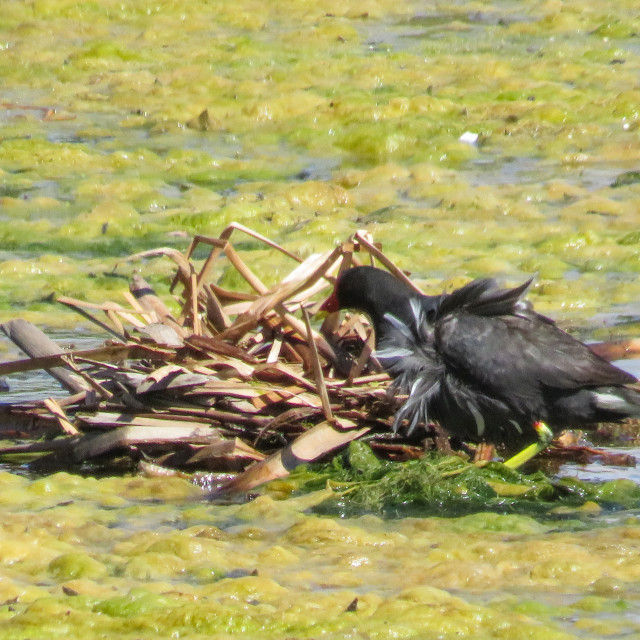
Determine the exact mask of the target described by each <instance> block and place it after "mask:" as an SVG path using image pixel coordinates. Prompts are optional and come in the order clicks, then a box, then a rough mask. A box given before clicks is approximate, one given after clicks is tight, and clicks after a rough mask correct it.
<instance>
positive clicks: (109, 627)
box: [0, 453, 640, 640]
mask: <svg viewBox="0 0 640 640" xmlns="http://www.w3.org/2000/svg"><path fill="white" fill-rule="evenodd" d="M366 457H367V455H366V453H362V456H361V464H366V460H364V461H362V458H365V459H366ZM0 483H1V484H2V487H3V491H2V492H1V493H0V495H2V496H3V497H4V500H3V501H2V503H1V504H0V511H1V513H0V516H1V517H0V523H1V524H0V578H1V580H0V602H1V603H3V604H2V605H1V606H0V620H1V624H2V635H3V637H4V638H9V639H16V640H17V639H25V638H28V637H39V636H42V635H46V636H47V637H75V636H79V635H80V634H82V635H83V636H84V637H87V638H91V637H94V636H95V637H105V638H111V637H113V638H115V637H121V638H151V637H157V636H158V634H160V635H167V636H168V635H175V636H179V637H186V638H195V639H198V638H210V637H216V638H217V637H220V638H223V637H227V638H229V637H240V636H241V637H243V638H273V639H280V638H282V639H284V638H293V637H296V638H312V637H318V635H322V636H323V637H328V638H340V637H355V638H367V637H369V638H371V637H376V638H387V637H390V635H394V636H397V635H398V634H401V636H402V637H406V638H421V637H430V636H433V635H437V636H438V637H442V638H454V637H474V638H487V639H488V638H496V639H497V638H513V639H518V638H541V639H542V638H558V639H561V638H576V637H584V636H583V635H582V630H583V629H586V628H589V629H601V628H602V625H603V624H604V623H605V621H606V623H607V624H609V625H611V628H615V629H619V630H626V632H627V633H631V634H634V633H639V632H640V627H638V623H637V612H638V610H639V609H638V607H639V606H640V601H639V600H638V597H637V590H636V589H635V584H636V583H637V580H638V578H640V574H639V573H638V566H637V561H636V557H637V553H638V552H639V551H640V548H639V545H640V535H639V534H638V526H637V519H636V518H634V516H633V515H632V514H629V515H627V516H626V517H625V518H621V519H619V520H617V521H615V522H612V521H610V522H609V523H605V522H604V521H600V522H598V521H592V524H591V526H589V527H587V528H583V529H582V530H580V529H577V528H576V527H575V526H574V525H573V524H572V523H571V522H570V521H563V520H560V521H557V522H553V523H543V522H540V521H539V520H537V519H534V518H532V517H530V516H527V515H517V514H507V515H504V514H499V513H487V512H479V513H475V514H472V515H467V516H464V517H461V518H445V517H441V514H439V515H437V516H436V515H435V514H434V516H431V517H414V518H402V519H392V520H383V519H381V518H379V517H376V516H374V515H361V516H358V517H355V518H339V519H336V518H329V517H325V516H320V515H310V514H308V513H307V510H308V509H309V508H310V507H312V506H313V505H314V504H315V505H317V504H318V502H319V501H321V500H322V499H324V500H326V499H327V498H328V497H329V496H330V495H331V493H332V492H331V491H324V492H322V495H314V494H310V495H308V496H300V497H297V498H293V499H288V500H274V499H273V498H271V497H270V496H268V495H263V496H260V497H258V498H256V499H255V500H254V501H253V502H249V503H246V504H226V505H225V504H213V503H210V502H206V501H205V500H204V494H203V493H202V492H201V491H200V490H198V489H196V488H195V487H193V486H192V485H190V484H189V483H187V482H186V481H185V480H175V479H167V478H163V479H162V480H155V479H143V478H105V479H101V480H96V479H93V478H80V477H77V476H73V475H69V474H55V475H54V476H51V477H50V478H47V479H42V480H29V479H26V478H18V477H17V476H14V475H11V474H8V473H0ZM9 493H10V494H11V499H9V497H8V496H7V494H9ZM65 494H67V495H68V496H69V498H70V499H67V500H62V498H63V497H64V496H65ZM159 496H162V498H163V501H158V500H157V499H155V498H157V497H159ZM38 498H40V499H41V500H42V502H38ZM116 499H117V500H116ZM105 504H111V505H112V506H111V507H110V509H109V514H110V518H109V520H108V521H107V522H106V526H105V524H101V521H103V519H104V517H103V514H104V507H103V505H105ZM47 505H49V506H47ZM50 505H56V506H55V509H52V508H51V506H50ZM52 511H57V514H54V513H52ZM484 594H486V595H484ZM354 603H355V604H354ZM594 633H595V632H594ZM587 637H592V636H589V635H588V636H587ZM593 637H597V634H596V635H595V636H593Z"/></svg>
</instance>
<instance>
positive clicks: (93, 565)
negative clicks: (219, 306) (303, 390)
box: [0, 0, 640, 640]
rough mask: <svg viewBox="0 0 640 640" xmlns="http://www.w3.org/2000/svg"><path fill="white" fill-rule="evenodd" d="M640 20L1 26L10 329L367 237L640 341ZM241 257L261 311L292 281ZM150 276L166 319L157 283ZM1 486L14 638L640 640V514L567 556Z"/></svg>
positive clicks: (375, 525) (310, 14) (297, 502)
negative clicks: (75, 307) (17, 320)
mask: <svg viewBox="0 0 640 640" xmlns="http://www.w3.org/2000/svg"><path fill="white" fill-rule="evenodd" d="M636 4H637V3H635V2H633V1H631V0H623V1H621V2H616V3H609V4H603V3H601V2H600V3H598V2H595V0H566V1H561V0H543V1H541V2H538V3H522V2H515V1H510V0H505V1H499V2H494V3H491V4H489V3H485V2H464V1H463V2H435V3H431V4H425V3H424V2H418V1H417V0H408V1H407V2H402V3H398V2H392V1H391V0H358V1H357V2H356V1H355V0H346V1H344V0H341V1H340V2H337V0H319V1H318V0H313V1H311V0H295V1H293V0H289V1H285V0H276V1H274V2H268V3H265V2H258V1H257V0H238V1H237V2H231V3H230V2H222V1H221V0H210V1H205V0H192V1H190V2H177V1H175V0H138V1H136V2H121V1H120V0H86V1H82V2H77V1H76V0H33V1H31V2H24V1H23V0H4V1H3V3H2V20H0V74H1V77H2V78H3V84H2V88H1V89H0V102H1V103H2V106H1V107H0V158H1V160H0V275H1V276H2V287H1V288H0V319H7V318H12V317H15V316H16V315H20V316H24V317H27V318H29V319H31V320H34V321H36V322H38V323H41V324H49V325H51V324H56V325H67V326H69V325H70V324H73V323H75V322H76V318H75V316H71V315H69V314H68V313H67V312H65V311H64V310H62V309H59V308H58V307H57V306H56V305H55V304H54V303H53V299H54V298H55V296H56V295H69V296H72V297H76V298H81V299H87V300H92V301H103V300H104V299H105V298H109V299H116V300H120V298H119V294H120V291H121V290H122V289H123V288H125V287H126V283H125V281H124V280H123V279H122V278H121V277H119V276H122V275H130V272H131V269H132V266H131V265H128V264H121V263H120V260H121V258H122V257H123V256H125V255H127V254H130V253H135V252H138V251H140V250H142V249H147V248H151V247H155V246H164V245H172V246H177V247H184V246H186V242H187V239H188V236H189V235H191V234H193V233H204V234H209V235H217V234H218V233H219V232H220V231H221V230H222V228H223V227H224V226H225V225H226V224H228V223H229V222H232V221H239V222H242V223H244V224H246V225H249V226H251V227H253V228H255V229H256V230H257V231H260V232H262V233H265V234H267V235H269V236H270V237H272V238H274V239H275V240H278V241H279V242H281V243H283V244H284V245H286V246H287V248H289V249H291V250H294V251H298V252H300V253H301V254H302V255H308V254H310V253H312V252H317V251H319V250H323V249H326V248H328V247H331V246H333V245H334V243H335V242H337V241H341V240H343V239H345V238H346V237H347V236H348V235H349V234H351V233H352V232H353V231H354V230H356V229H360V228H364V229H367V230H369V231H371V232H372V233H373V234H374V235H375V238H376V240H379V241H381V242H383V244H384V247H385V251H386V252H387V253H388V254H389V255H390V256H391V257H392V258H393V259H395V260H397V262H398V263H399V264H400V265H401V266H402V267H405V268H407V269H409V270H411V271H412V272H413V273H414V275H415V276H417V277H418V279H419V280H420V281H421V283H422V284H423V285H424V287H425V289H427V290H428V291H429V292H434V291H439V290H441V289H442V288H451V287H453V286H457V285H459V284H461V283H462V282H464V281H465V280H466V279H468V278H470V277H475V276H484V275H493V274H498V275H504V276H506V277H507V278H508V279H509V280H511V281H516V280H521V279H523V278H524V277H525V275H529V274H531V273H533V272H537V274H538V278H537V284H536V288H535V289H534V291H533V293H532V298H533V300H534V302H535V304H536V306H537V307H538V308H540V309H542V310H544V311H553V313H554V316H555V317H560V318H563V319H565V320H568V321H572V322H574V323H576V324H580V325H582V326H585V327H587V330H588V332H591V334H593V331H594V329H596V328H597V325H598V320H594V319H592V318H593V316H594V315H595V314H596V313H599V312H611V313H612V314H614V315H615V314H619V313H620V314H624V313H627V314H629V315H631V316H633V313H634V312H633V306H632V305H633V304H637V301H638V300H640V278H638V273H639V272H640V236H639V235H638V220H639V218H638V213H637V212H638V202H639V199H640V183H638V181H637V180H636V179H634V178H633V176H632V174H631V173H630V172H632V171H635V170H637V168H638V162H639V160H640V138H639V137H638V119H639V108H638V105H639V104H640V90H639V89H638V86H637V78H638V72H639V70H640V55H639V53H638V49H637V33H638V32H639V31H640V21H639V18H638V12H637V6H636ZM34 106H35V107H41V109H39V110H34V109H31V108H30V107H34ZM50 108H53V109H55V113H50V114H49V115H48V116H47V117H46V118H45V117H44V116H45V114H46V113H47V109H50ZM465 132H470V133H472V134H477V135H478V136H479V137H478V140H477V143H476V144H467V143H464V142H462V141H461V140H460V137H461V136H462V134H464V133H465ZM241 248H242V249H243V251H244V252H245V257H246V258H247V259H248V260H249V261H250V262H251V264H252V266H253V268H254V269H255V270H256V271H257V272H258V273H260V275H261V276H262V277H263V278H264V280H265V281H266V282H267V284H271V283H273V282H275V281H276V280H278V279H279V278H281V277H282V276H283V275H284V274H285V273H286V272H287V270H288V268H289V265H287V264H286V262H285V261H284V259H282V258H280V257H275V258H274V256H273V254H272V253H270V252H268V251H265V250H264V249H263V247H261V246H260V245H258V244H257V243H255V242H253V241H246V240H244V241H242V243H241ZM134 267H135V268H140V269H142V271H143V273H144V275H145V277H146V278H147V279H148V280H150V281H151V283H152V284H153V286H155V287H156V288H157V289H158V290H159V292H160V293H161V295H162V294H167V286H168V281H169V278H170V274H171V271H172V268H173V267H172V265H171V264H169V263H168V262H165V261H163V260H153V261H150V262H147V263H137V264H135V265H134ZM216 276H220V277H222V278H223V279H224V280H225V282H227V283H229V282H233V281H234V276H233V274H232V273H231V272H230V271H225V265H224V263H222V270H221V271H219V272H218V273H217V274H216ZM163 297H164V298H165V299H166V300H167V301H168V295H163ZM629 309H631V312H630V311H629ZM635 316H636V317H637V311H636V312H635ZM636 326H637V325H636ZM626 331H628V332H629V333H633V327H632V326H629V328H628V329H626ZM608 332H609V329H606V330H605V331H604V332H602V334H603V335H607V334H608ZM507 484H508V483H507ZM0 488H1V490H0V509H1V510H2V514H1V516H2V517H1V518H0V523H1V524H0V528H1V531H0V571H1V573H0V603H2V606H1V607H0V636H1V637H2V638H7V639H9V640H10V639H12V638H20V639H23V638H24V639H26V638H35V637H48V638H49V637H81V636H82V637H87V638H90V637H92V636H95V637H106V638H116V637H118V638H152V637H153V638H155V637H158V636H162V637H181V638H229V637H238V636H242V637H246V638H252V637H255V638H315V637H320V636H322V637H326V638H363V639H364V638H380V639H382V638H392V637H393V638H412V637H415V638H425V637H427V638H430V637H442V638H453V637H469V638H470V637H473V638H477V639H482V638H501V639H502V638H503V639H505V640H506V639H514V640H515V639H520V638H528V639H534V638H540V639H545V640H546V639H554V638H573V637H581V638H602V637H605V636H609V635H611V636H616V635H618V636H625V635H626V636H628V637H636V636H640V628H639V627H640V625H639V623H638V619H639V617H638V592H637V588H636V586H635V585H636V584H637V581H638V578H639V577H640V576H639V575H638V562H637V557H638V552H639V551H640V550H639V548H638V544H639V542H638V541H639V540H640V533H639V531H640V527H639V526H638V522H637V519H636V517H635V516H634V515H630V516H628V517H627V521H624V522H623V521H620V520H615V521H614V522H613V523H611V524H610V525H609V526H606V527H605V526H601V527H594V528H593V529H592V530H579V531H576V530H573V529H568V530H565V531H563V530H562V527H561V526H560V525H559V524H557V525H553V526H554V527H556V529H557V530H556V531H554V530H552V529H550V525H542V524H540V523H538V522H536V521H535V520H533V519H531V518H530V517H526V516H523V515H498V514H474V515H470V516H466V517H464V518H457V519H451V520H446V519H439V518H416V519H408V518H405V519H401V520H395V521H382V520H380V519H379V518H377V517H373V516H364V517H362V518H356V519H340V520H335V519H331V518H324V517H318V516H309V515H305V514H304V513H303V510H304V509H305V508H307V507H309V506H312V505H313V502H314V500H317V501H320V500H322V499H323V498H325V497H326V494H325V493H321V494H311V496H305V497H304V498H296V499H288V500H284V501H274V500H273V499H272V498H270V497H268V496H263V497H260V498H258V499H257V500H255V501H254V502H251V503H249V504H246V505H241V506H220V505H209V504H207V503H205V502H202V501H201V498H202V496H201V494H200V493H199V490H197V489H195V488H194V487H192V486H190V485H189V484H187V483H186V482H184V481H180V480H166V479H163V480H143V479H131V478H128V479H101V480H92V479H89V478H78V477H75V476H70V475H65V474H56V475H54V476H52V477H50V478H46V479H40V480H27V479H24V478H20V477H18V476H15V475H10V474H6V473H3V474H1V475H0ZM494 488H497V489H499V490H500V491H502V492H504V491H505V490H506V489H505V487H504V486H498V485H496V486H495V487H494ZM616 488H617V489H616ZM623 489H624V487H622V488H621V486H620V485H619V484H618V485H615V486H613V485H609V490H611V491H612V492H613V493H612V495H611V496H609V497H610V499H611V500H612V501H614V502H615V501H616V500H617V499H619V498H620V495H619V493H620V492H622V494H625V491H624V490H623ZM616 490H618V493H616ZM604 498H606V496H600V499H604ZM590 505H591V506H590ZM592 506H593V503H590V502H587V503H585V505H584V508H585V513H586V514H588V513H589V509H590V508H591V507H592ZM598 522H599V523H600V524H601V525H602V524H605V523H604V521H598ZM256 570H257V575H254V574H255V572H256ZM356 597H357V599H358V603H357V606H355V607H354V606H353V602H354V600H355V598H356ZM354 608H355V610H354V611H352V610H351V609H354Z"/></svg>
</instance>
